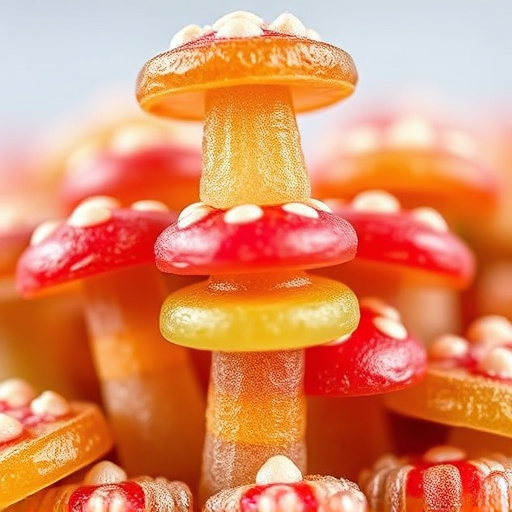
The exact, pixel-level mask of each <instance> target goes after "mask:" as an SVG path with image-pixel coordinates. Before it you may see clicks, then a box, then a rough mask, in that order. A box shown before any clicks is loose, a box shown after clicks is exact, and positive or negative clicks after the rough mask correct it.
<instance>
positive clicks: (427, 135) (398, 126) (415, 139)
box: [387, 115, 435, 148]
mask: <svg viewBox="0 0 512 512" xmlns="http://www.w3.org/2000/svg"><path fill="white" fill-rule="evenodd" d="M387 140H388V143H389V144H390V145H391V146H398V147H401V146H412V147H420V148H425V147H432V146H433V144H434V140H435V133H434V130H433V128H432V125H431V124H430V123H429V122H428V121H427V120H426V119H424V118H423V117H420V116H412V115H411V116H407V117H404V118H402V119H399V120H398V121H396V122H395V123H394V124H393V125H392V126H391V127H390V128H389V130H388V132H387Z"/></svg>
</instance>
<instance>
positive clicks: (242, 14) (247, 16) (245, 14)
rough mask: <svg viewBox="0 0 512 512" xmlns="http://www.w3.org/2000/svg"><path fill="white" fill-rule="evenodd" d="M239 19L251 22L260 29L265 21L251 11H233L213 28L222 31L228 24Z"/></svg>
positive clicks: (219, 20)
mask: <svg viewBox="0 0 512 512" xmlns="http://www.w3.org/2000/svg"><path fill="white" fill-rule="evenodd" d="M238 19H243V20H247V21H250V22H252V23H254V24H255V25H258V26H259V27H261V26H263V19H262V18H260V17H259V16H257V15H256V14H254V13H252V12H249V11H233V12H230V13H228V14H225V15H224V16H222V17H221V18H219V19H218V20H217V21H216V22H215V23H214V24H213V25H212V26H211V28H212V29H213V30H215V31H217V30H220V29H221V28H222V27H223V26H224V25H225V24H226V23H227V22H229V21H232V20H238Z"/></svg>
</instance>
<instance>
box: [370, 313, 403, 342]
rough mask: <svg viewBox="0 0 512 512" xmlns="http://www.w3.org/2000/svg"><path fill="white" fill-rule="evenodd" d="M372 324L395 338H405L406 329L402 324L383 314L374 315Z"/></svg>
mask: <svg viewBox="0 0 512 512" xmlns="http://www.w3.org/2000/svg"><path fill="white" fill-rule="evenodd" d="M373 325H374V326H375V327H376V328H377V329H378V330H379V331H380V332H381V333H382V334H384V335H386V336H389V337H390V338H395V339H397V340H405V338H407V329H406V328H405V327H404V325H403V324H401V323H400V322H397V321H396V320H393V319H391V318H387V317H384V316H376V317H375V318H374V319H373Z"/></svg>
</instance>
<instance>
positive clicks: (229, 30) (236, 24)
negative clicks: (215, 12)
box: [215, 18, 263, 39]
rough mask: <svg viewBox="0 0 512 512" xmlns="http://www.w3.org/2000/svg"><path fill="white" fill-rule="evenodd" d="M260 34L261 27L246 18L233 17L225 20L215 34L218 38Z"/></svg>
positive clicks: (261, 31) (261, 32)
mask: <svg viewBox="0 0 512 512" xmlns="http://www.w3.org/2000/svg"><path fill="white" fill-rule="evenodd" d="M261 35H263V30H262V29H261V27H260V26H259V25H257V24H256V23H254V22H253V21H251V20H248V19H246V18H233V19H230V20H228V21H226V22H225V23H224V24H223V25H222V27H220V28H219V30H217V33H216V34H215V36H216V37H217V38H218V39H221V38H230V37H259V36H261Z"/></svg>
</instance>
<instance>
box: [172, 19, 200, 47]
mask: <svg viewBox="0 0 512 512" xmlns="http://www.w3.org/2000/svg"><path fill="white" fill-rule="evenodd" d="M204 33H205V31H204V30H203V29H202V28H201V27H200V26H199V25H187V26H186V27H183V28H182V29H181V30H179V31H178V32H176V34H174V36H173V38H172V39H171V42H170V44H169V50H174V48H178V46H181V45H183V44H186V43H189V42H190V41H194V39H198V38H199V37H201V36H202V35H203V34H204Z"/></svg>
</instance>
